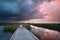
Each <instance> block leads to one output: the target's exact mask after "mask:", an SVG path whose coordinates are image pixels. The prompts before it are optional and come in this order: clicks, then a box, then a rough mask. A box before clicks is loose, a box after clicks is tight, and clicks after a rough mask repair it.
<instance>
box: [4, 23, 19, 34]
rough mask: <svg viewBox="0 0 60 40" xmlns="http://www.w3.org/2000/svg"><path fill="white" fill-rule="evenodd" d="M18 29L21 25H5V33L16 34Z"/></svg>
mask: <svg viewBox="0 0 60 40" xmlns="http://www.w3.org/2000/svg"><path fill="white" fill-rule="evenodd" d="M17 27H19V24H6V25H4V32H12V33H13V32H14V31H15V30H16V29H17Z"/></svg>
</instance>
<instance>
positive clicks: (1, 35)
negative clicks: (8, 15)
mask: <svg viewBox="0 0 60 40" xmlns="http://www.w3.org/2000/svg"><path fill="white" fill-rule="evenodd" d="M3 29H4V26H0V40H10V38H11V36H12V34H11V33H10V32H7V33H5V32H4V31H3Z"/></svg>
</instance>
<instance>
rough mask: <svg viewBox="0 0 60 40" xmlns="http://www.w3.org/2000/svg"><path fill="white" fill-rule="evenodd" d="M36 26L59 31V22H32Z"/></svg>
mask: <svg viewBox="0 0 60 40" xmlns="http://www.w3.org/2000/svg"><path fill="white" fill-rule="evenodd" d="M32 25H34V26H37V27H43V28H48V29H51V30H56V31H59V32H60V24H32Z"/></svg>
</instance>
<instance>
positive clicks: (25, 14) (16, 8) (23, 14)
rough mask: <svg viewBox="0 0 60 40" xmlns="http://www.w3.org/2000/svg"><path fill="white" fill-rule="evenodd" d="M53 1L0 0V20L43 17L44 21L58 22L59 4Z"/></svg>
mask: <svg viewBox="0 0 60 40" xmlns="http://www.w3.org/2000/svg"><path fill="white" fill-rule="evenodd" d="M55 1H56V0H0V21H2V22H3V21H22V20H30V19H43V20H44V21H45V20H47V21H59V22H60V19H59V16H60V11H59V10H60V5H58V4H56V3H54V2H55ZM55 4H56V5H55ZM57 10H58V11H57ZM52 19H53V20H52Z"/></svg>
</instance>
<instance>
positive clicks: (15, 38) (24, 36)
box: [10, 27, 39, 40]
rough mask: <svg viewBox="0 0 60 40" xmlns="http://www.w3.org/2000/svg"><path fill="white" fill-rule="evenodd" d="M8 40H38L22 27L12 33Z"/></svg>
mask: <svg viewBox="0 0 60 40" xmlns="http://www.w3.org/2000/svg"><path fill="white" fill-rule="evenodd" d="M10 40H39V39H38V38H37V37H36V36H34V35H33V34H32V33H31V32H30V31H28V30H27V29H26V28H24V27H19V28H17V30H16V31H15V32H14V34H13V35H12V37H11V39H10Z"/></svg>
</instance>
